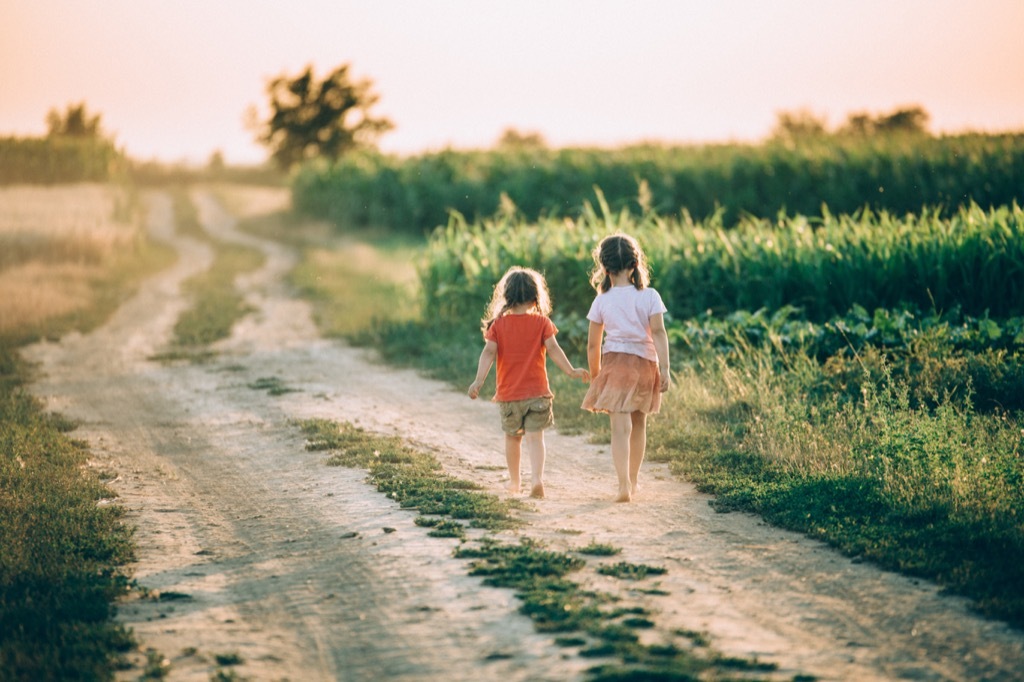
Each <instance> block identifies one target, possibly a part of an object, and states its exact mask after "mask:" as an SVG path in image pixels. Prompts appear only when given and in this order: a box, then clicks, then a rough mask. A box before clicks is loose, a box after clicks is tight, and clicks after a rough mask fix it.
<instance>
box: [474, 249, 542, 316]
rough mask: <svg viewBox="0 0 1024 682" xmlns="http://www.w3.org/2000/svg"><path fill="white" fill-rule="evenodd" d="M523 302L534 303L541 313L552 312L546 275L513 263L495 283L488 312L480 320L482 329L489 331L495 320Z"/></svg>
mask: <svg viewBox="0 0 1024 682" xmlns="http://www.w3.org/2000/svg"><path fill="white" fill-rule="evenodd" d="M523 303H532V304H533V305H534V308H536V311H537V313H539V314H540V315H550V314H551V296H550V294H548V283H547V282H546V281H544V275H542V274H540V273H539V272H537V271H536V270H531V269H530V268H523V267H520V266H518V265H513V266H512V267H511V268H509V269H508V270H507V271H506V272H505V274H504V275H502V277H501V279H500V280H498V283H497V284H495V285H494V294H493V295H492V296H491V302H490V303H488V304H487V313H486V314H485V315H484V318H483V319H482V320H481V321H480V323H481V330H483V331H487V329H488V328H490V326H491V325H492V324H494V321H495V320H497V319H498V318H499V317H501V316H502V315H504V314H505V313H507V312H508V311H509V310H511V309H512V308H514V307H516V306H517V305H522V304H523Z"/></svg>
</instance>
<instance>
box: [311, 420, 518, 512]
mask: <svg viewBox="0 0 1024 682" xmlns="http://www.w3.org/2000/svg"><path fill="white" fill-rule="evenodd" d="M299 426H300V428H301V430H302V432H303V433H304V434H305V435H306V449H308V450H314V451H316V450H330V451H331V456H330V457H329V458H328V459H327V464H328V465H330V466H347V467H356V468H365V469H368V470H369V473H370V480H371V482H372V483H374V484H375V485H376V486H377V489H378V490H379V491H380V492H382V493H384V494H385V495H387V496H388V497H390V498H391V499H393V500H395V501H396V502H398V503H399V504H400V505H401V506H402V507H404V508H408V509H416V510H418V511H419V512H420V514H422V515H444V516H449V517H451V518H452V519H459V520H461V521H465V522H467V523H468V524H469V525H470V526H471V527H474V528H486V529H490V530H496V529H502V528H510V527H514V526H515V525H517V521H516V520H515V518H514V516H513V514H512V512H513V511H514V510H515V509H519V508H521V506H522V503H521V502H517V501H515V500H503V499H501V498H499V497H497V496H496V495H492V494H490V493H486V492H483V491H482V490H481V489H480V487H479V486H478V485H476V484H475V483H472V482H470V481H464V480H460V479H457V478H454V477H452V476H448V475H446V474H444V473H443V472H442V470H441V466H440V464H438V462H437V460H436V459H435V458H434V457H433V456H431V455H428V454H426V453H423V452H420V451H418V450H417V449H415V448H413V447H411V446H409V445H408V444H406V443H405V442H404V441H403V440H402V439H401V438H397V437H394V436H377V435H374V434H372V433H369V432H367V431H365V430H364V429H362V428H359V427H357V426H354V425H352V424H349V423H337V422H332V421H329V420H325V419H310V420H306V421H304V422H301V423H300V425H299ZM420 518H421V519H422V518H423V517H420ZM421 523H422V524H423V525H429V524H430V522H429V521H421ZM459 525H460V526H461V524H459ZM449 529H450V526H449Z"/></svg>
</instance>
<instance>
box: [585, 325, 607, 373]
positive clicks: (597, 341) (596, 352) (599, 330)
mask: <svg viewBox="0 0 1024 682" xmlns="http://www.w3.org/2000/svg"><path fill="white" fill-rule="evenodd" d="M602 335H604V325H603V324H598V323H597V322H591V323H590V333H589V334H588V335H587V365H589V367H590V378H591V379H596V378H597V375H598V374H600V373H601V336H602Z"/></svg>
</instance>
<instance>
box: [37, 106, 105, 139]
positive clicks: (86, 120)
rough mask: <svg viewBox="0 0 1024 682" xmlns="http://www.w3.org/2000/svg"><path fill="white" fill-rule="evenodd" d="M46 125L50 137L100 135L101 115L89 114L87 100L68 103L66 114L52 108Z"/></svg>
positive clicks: (47, 116)
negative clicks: (86, 105)
mask: <svg viewBox="0 0 1024 682" xmlns="http://www.w3.org/2000/svg"><path fill="white" fill-rule="evenodd" d="M46 125H47V127H48V128H49V132H48V133H47V135H48V136H49V137H62V136H63V137H100V115H99V114H96V115H95V116H89V114H88V113H87V112H86V110H85V102H80V103H78V104H69V105H67V108H66V110H65V112H64V114H61V113H60V112H59V111H57V110H56V109H50V113H48V114H47V115H46Z"/></svg>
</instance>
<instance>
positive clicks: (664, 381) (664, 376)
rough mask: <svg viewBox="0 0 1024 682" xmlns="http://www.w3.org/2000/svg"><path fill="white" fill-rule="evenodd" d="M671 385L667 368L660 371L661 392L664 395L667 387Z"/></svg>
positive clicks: (670, 376) (670, 377)
mask: <svg viewBox="0 0 1024 682" xmlns="http://www.w3.org/2000/svg"><path fill="white" fill-rule="evenodd" d="M671 383H672V375H671V374H670V373H669V371H668V367H665V368H664V369H662V370H661V392H662V393H664V392H665V391H667V390H668V387H669V385H671Z"/></svg>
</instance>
